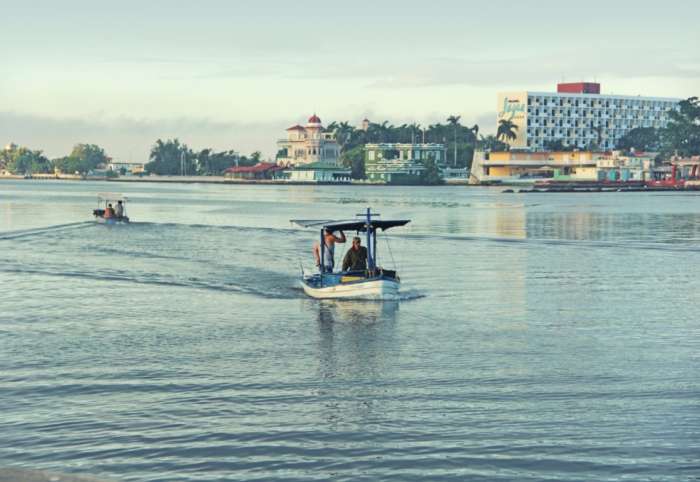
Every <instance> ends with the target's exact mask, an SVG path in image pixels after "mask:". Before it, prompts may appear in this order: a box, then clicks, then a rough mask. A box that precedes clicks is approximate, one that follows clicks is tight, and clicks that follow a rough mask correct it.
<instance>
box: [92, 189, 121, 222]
mask: <svg viewBox="0 0 700 482" xmlns="http://www.w3.org/2000/svg"><path fill="white" fill-rule="evenodd" d="M120 201H121V203H122V206H123V212H122V215H121V216H117V215H116V213H113V214H112V215H110V216H105V214H106V212H107V208H108V207H109V205H110V204H113V205H116V204H118V203H119V202H120ZM126 201H127V198H126V196H124V195H122V194H117V193H113V192H102V193H100V194H98V195H97V209H93V210H92V215H93V216H94V217H95V221H97V222H98V223H100V224H127V223H128V222H129V216H127V215H126ZM112 209H114V207H112Z"/></svg>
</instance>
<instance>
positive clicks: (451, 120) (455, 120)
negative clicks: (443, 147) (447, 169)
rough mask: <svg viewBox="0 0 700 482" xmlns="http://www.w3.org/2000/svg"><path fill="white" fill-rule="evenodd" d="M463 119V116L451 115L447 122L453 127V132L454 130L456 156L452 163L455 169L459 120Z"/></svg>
mask: <svg viewBox="0 0 700 482" xmlns="http://www.w3.org/2000/svg"><path fill="white" fill-rule="evenodd" d="M461 118H462V116H459V115H451V116H450V117H448V118H447V122H448V123H449V124H450V125H451V126H452V127H453V130H454V146H455V156H454V159H452V162H453V163H454V167H457V127H458V126H459V120H460V119H461Z"/></svg>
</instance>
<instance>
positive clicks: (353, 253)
mask: <svg viewBox="0 0 700 482" xmlns="http://www.w3.org/2000/svg"><path fill="white" fill-rule="evenodd" d="M366 269H367V248H365V247H364V246H362V240H361V239H360V238H359V237H358V236H355V237H354V238H352V246H350V249H348V252H347V253H345V257H344V258H343V271H364V270H366Z"/></svg>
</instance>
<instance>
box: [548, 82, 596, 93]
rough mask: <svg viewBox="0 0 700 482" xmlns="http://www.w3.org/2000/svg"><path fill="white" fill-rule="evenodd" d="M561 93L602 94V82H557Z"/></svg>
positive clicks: (558, 90)
mask: <svg viewBox="0 0 700 482" xmlns="http://www.w3.org/2000/svg"><path fill="white" fill-rule="evenodd" d="M557 92H558V93H560V94H600V84H598V83H595V82H572V83H566V84H557Z"/></svg>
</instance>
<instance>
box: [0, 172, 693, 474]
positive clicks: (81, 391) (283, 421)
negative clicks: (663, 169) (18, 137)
mask: <svg viewBox="0 0 700 482" xmlns="http://www.w3.org/2000/svg"><path fill="white" fill-rule="evenodd" d="M115 190H121V191H122V192H124V193H126V194H127V195H128V196H129V197H130V199H131V202H130V203H129V204H128V213H129V215H130V216H131V218H132V219H133V220H134V221H135V222H134V223H133V224H131V225H129V226H117V227H110V226H103V225H96V224H94V223H93V222H91V216H90V212H91V210H92V208H93V207H94V204H95V199H96V198H95V195H96V193H98V192H101V191H115ZM367 206H372V208H373V209H376V210H377V211H379V212H381V214H382V217H384V218H389V217H408V218H410V219H412V220H413V222H412V223H411V224H410V225H409V226H408V227H407V228H406V229H397V230H396V231H390V232H389V236H388V238H389V239H388V245H387V244H385V242H384V241H381V240H380V244H379V247H380V249H381V250H382V251H381V252H380V263H381V264H384V265H385V266H392V265H395V266H396V267H398V269H399V271H400V274H401V276H402V280H403V281H404V287H403V289H404V291H405V296H404V298H403V299H402V300H399V301H392V302H383V303H381V302H357V301H353V302H332V301H326V302H319V301H314V300H310V299H307V298H305V297H304V295H303V293H302V292H301V290H300V289H299V287H298V277H299V272H300V265H301V266H304V267H305V269H307V270H309V269H311V267H312V266H311V265H312V258H311V251H310V247H311V243H312V242H313V241H314V240H315V239H316V233H315V232H313V231H305V230H301V229H296V228H294V227H293V226H291V225H290V223H289V219H292V218H307V219H308V218H336V217H341V218H345V217H347V216H348V215H349V214H350V215H352V214H355V213H359V212H362V211H363V210H364V209H365V208H366V207H367ZM387 246H388V247H387ZM389 247H390V249H389ZM698 266H700V198H699V197H698V196H697V195H693V194H676V193H599V194H585V195H582V194H528V195H518V194H503V193H501V192H500V190H499V189H482V188H464V187H440V188H416V187H411V188H399V187H387V188H376V187H364V188H363V187H337V186H323V187H300V186H293V187H283V186H218V185H180V186H171V185H162V184H138V185H133V184H117V183H98V182H78V183H73V182H46V181H44V182H41V181H38V182H32V181H17V182H9V181H3V182H1V183H0V286H2V291H3V294H2V297H1V298H0V466H2V465H5V466H13V467H27V468H33V469H46V470H61V471H68V472H76V473H90V474H93V475H101V476H107V477H114V478H118V479H120V480H134V481H136V480H148V481H200V480H201V481H204V480H265V481H269V480H285V481H287V480H299V481H302V480H353V481H357V480H367V481H370V480H372V481H374V480H421V481H424V480H484V481H486V480H488V481H494V480H513V481H522V480H558V481H589V480H630V481H640V480H654V481H678V480H698V474H699V473H700V460H699V457H698V454H699V453H700V380H699V376H698V373H700V370H699V369H700V355H698V353H700V323H699V322H698V302H697V294H698V293H700V282H699V281H698V275H697V273H698V269H697V268H698Z"/></svg>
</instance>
